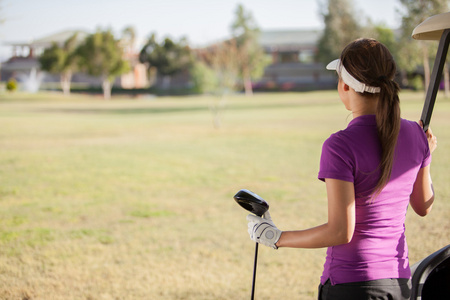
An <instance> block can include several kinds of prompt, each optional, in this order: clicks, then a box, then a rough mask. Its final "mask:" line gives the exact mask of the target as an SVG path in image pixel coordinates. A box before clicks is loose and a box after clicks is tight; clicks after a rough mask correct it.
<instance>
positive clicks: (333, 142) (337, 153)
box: [318, 134, 355, 182]
mask: <svg viewBox="0 0 450 300" xmlns="http://www.w3.org/2000/svg"><path fill="white" fill-rule="evenodd" d="M352 157H353V155H352V152H351V151H350V148H349V147H348V146H347V145H346V143H345V142H344V141H343V140H342V139H340V138H339V136H338V135H336V134H334V135H332V136H330V137H329V138H328V139H327V140H326V141H325V142H324V143H323V146H322V154H321V157H320V169H319V175H318V178H319V179H320V180H322V181H325V178H332V179H339V180H343V181H349V182H354V180H355V176H354V163H353V159H352Z"/></svg>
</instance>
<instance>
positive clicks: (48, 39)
mask: <svg viewBox="0 0 450 300" xmlns="http://www.w3.org/2000/svg"><path fill="white" fill-rule="evenodd" d="M75 33H77V34H78V36H77V39H78V40H79V41H82V40H84V39H85V38H86V37H87V36H88V34H89V33H88V32H87V31H85V30H64V31H60V32H56V33H54V34H51V35H48V36H45V37H42V38H39V39H35V40H33V41H31V42H18V43H15V42H12V43H7V44H9V45H11V46H34V47H44V48H45V47H49V46H50V45H51V44H52V43H57V44H59V45H62V44H64V42H65V41H67V40H68V39H69V38H70V37H72V36H73V35H74V34H75Z"/></svg>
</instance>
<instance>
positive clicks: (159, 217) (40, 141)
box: [0, 92, 450, 299]
mask: <svg viewBox="0 0 450 300" xmlns="http://www.w3.org/2000/svg"><path fill="white" fill-rule="evenodd" d="M401 99H402V113H403V116H404V117H406V118H410V119H415V120H417V119H419V117H420V111H421V108H422V103H423V95H422V94H421V93H408V92H405V93H403V94H402V95H401ZM214 101H215V100H214V99H213V98H208V97H179V98H177V97H173V98H172V97H163V98H151V99H146V98H134V99H127V98H114V99H113V100H112V101H108V102H105V101H103V100H102V99H101V98H100V97H89V96H71V97H69V98H64V97H62V96H61V95H59V94H56V93H53V94H45V93H41V94H36V95H27V94H11V95H5V94H3V95H0V128H1V130H0V179H1V184H0V298H1V299H245V298H248V297H249V296H250V288H251V276H252V267H253V254H254V252H253V251H254V245H253V243H252V242H251V241H250V240H249V238H248V234H247V232H246V221H245V216H246V212H245V211H243V210H242V209H241V208H240V207H239V206H238V205H237V204H236V203H234V201H233V200H232V197H233V195H234V194H235V193H236V192H237V191H238V190H239V189H241V188H248V189H251V190H253V191H255V192H257V193H258V194H260V195H261V196H263V197H264V198H265V199H266V200H267V201H268V202H269V203H270V205H271V214H272V217H273V219H274V221H275V223H276V224H277V226H278V227H279V228H281V229H301V228H307V227H311V226H316V225H319V224H321V223H323V222H325V221H326V194H325V188H324V185H323V183H321V182H320V181H319V180H317V179H316V177H317V171H318V161H319V157H320V150H321V145H322V142H323V141H324V139H326V138H327V137H328V136H329V135H330V134H331V133H333V132H334V131H336V130H339V129H343V128H345V126H346V125H347V124H348V122H349V121H350V116H349V113H348V112H347V111H345V109H344V108H343V106H342V104H340V102H339V100H338V96H337V93H336V92H311V93H286V94H257V95H255V96H254V97H253V98H251V99H249V98H246V97H244V96H233V97H230V98H229V99H228V101H227V105H226V109H225V110H224V111H223V113H222V116H221V124H222V126H221V128H220V129H215V128H214V127H213V122H212V114H211V113H210V111H209V109H208V107H209V106H210V105H211V104H212V103H213V102H214ZM449 115H450V103H449V101H448V99H444V98H439V99H438V101H437V103H436V107H435V112H434V115H433V119H432V127H433V131H434V132H435V134H436V135H437V136H438V138H439V148H438V150H436V153H435V155H434V156H433V165H432V174H433V179H434V185H435V189H436V194H437V197H436V203H435V208H434V210H433V212H432V213H431V215H430V216H428V217H426V218H420V217H418V216H416V215H414V213H413V212H412V211H409V212H408V216H407V238H408V242H409V246H410V258H411V262H412V263H413V262H416V261H418V260H419V259H421V258H423V257H425V256H427V255H428V254H430V253H432V252H434V251H436V250H438V249H440V248H441V247H443V246H445V245H446V244H448V241H449V237H450V236H449V232H450V219H449V218H448V215H449V209H450V202H449V201H448V198H449V195H450V186H449V185H448V184H447V183H448V182H449V179H450V178H449V172H448V168H449V167H450V158H448V155H446V152H447V151H446V149H449V147H450V130H449V129H450V118H448V116H449ZM324 253H325V250H324V249H317V250H294V249H280V250H278V251H274V250H272V249H268V248H265V247H262V248H260V255H259V265H258V276H257V287H256V297H257V298H259V299H279V298H280V295H283V298H284V299H315V298H316V297H317V292H316V290H317V285H318V280H319V277H320V274H321V271H322V264H323V262H324Z"/></svg>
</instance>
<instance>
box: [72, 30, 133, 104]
mask: <svg viewBox="0 0 450 300" xmlns="http://www.w3.org/2000/svg"><path fill="white" fill-rule="evenodd" d="M77 54H78V55H79V57H80V66H81V67H82V68H83V69H84V70H86V72H87V73H88V74H90V75H92V76H98V77H100V78H101V80H102V89H103V96H104V98H105V99H110V98H111V88H112V84H111V83H112V82H113V80H114V79H115V78H116V77H117V76H118V75H120V74H123V73H126V72H128V70H129V66H128V63H127V62H126V61H125V60H124V59H123V49H122V48H121V47H120V45H119V41H118V40H116V39H115V38H114V36H113V34H112V33H111V31H110V30H107V31H97V32H96V33H94V34H91V35H89V36H88V37H87V38H86V40H85V42H84V43H83V44H82V45H80V47H79V48H78V50H77Z"/></svg>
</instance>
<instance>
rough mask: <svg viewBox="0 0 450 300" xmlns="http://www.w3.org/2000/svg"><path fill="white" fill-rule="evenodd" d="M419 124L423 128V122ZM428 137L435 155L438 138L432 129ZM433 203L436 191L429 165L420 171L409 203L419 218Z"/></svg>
mask: <svg viewBox="0 0 450 300" xmlns="http://www.w3.org/2000/svg"><path fill="white" fill-rule="evenodd" d="M419 124H420V125H421V126H422V128H423V124H422V121H420V122H419ZM426 135H427V140H428V146H429V148H430V153H433V152H434V150H436V148H437V138H436V136H435V135H434V134H433V131H432V130H431V127H428V130H427V132H426ZM433 202H434V190H433V183H432V181H431V174H430V166H429V165H428V166H426V167H423V168H421V169H420V170H419V173H418V174H417V178H416V181H415V182H414V186H413V191H412V193H411V196H410V197H409V203H410V204H411V207H412V208H413V209H414V211H415V212H416V213H417V214H418V215H419V216H421V217H424V216H426V215H428V213H429V212H430V211H431V208H432V206H433Z"/></svg>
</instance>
